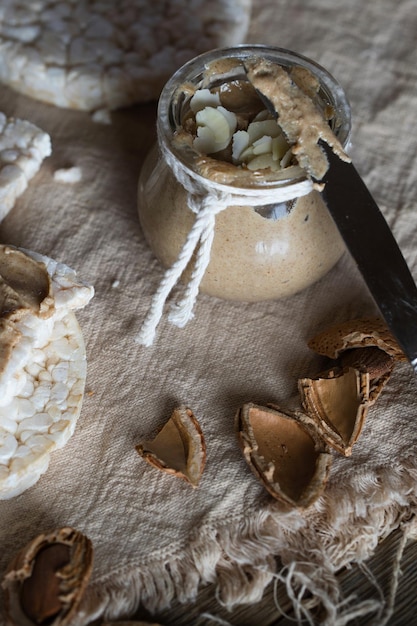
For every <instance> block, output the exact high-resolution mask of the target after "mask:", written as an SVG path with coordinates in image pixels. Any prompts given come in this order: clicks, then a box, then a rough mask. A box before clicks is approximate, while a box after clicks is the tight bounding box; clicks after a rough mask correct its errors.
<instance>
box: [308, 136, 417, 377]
mask: <svg viewBox="0 0 417 626" xmlns="http://www.w3.org/2000/svg"><path fill="white" fill-rule="evenodd" d="M320 145H321V148H322V149H323V150H324V151H325V153H326V156H327V159H328V162H329V168H328V170H327V172H326V174H325V175H324V177H323V178H322V180H320V181H316V182H319V183H325V186H324V189H323V190H322V192H321V194H322V197H323V199H324V201H325V203H326V205H327V208H328V210H329V212H330V215H331V216H332V218H333V220H334V222H335V224H336V226H337V228H338V229H339V231H340V234H341V235H342V237H343V239H344V241H345V244H346V247H347V249H348V250H349V252H350V254H351V255H352V257H353V259H354V261H355V262H356V264H357V266H358V269H359V271H360V272H361V274H362V276H363V278H364V280H365V283H366V285H367V286H368V289H369V291H370V292H371V294H372V296H373V299H374V300H375V303H376V305H377V306H378V308H379V310H380V312H381V314H382V316H383V318H384V319H385V321H386V323H387V325H388V327H389V328H390V330H391V332H392V334H393V335H394V336H395V338H396V339H397V341H398V344H399V345H400V347H401V348H402V350H403V352H404V353H405V355H406V356H407V358H408V359H409V361H410V363H411V365H412V367H413V369H414V372H415V373H417V287H416V283H415V281H414V279H413V277H412V275H411V272H410V270H409V268H408V265H407V263H406V261H405V259H404V257H403V255H402V253H401V250H400V248H399V246H398V244H397V241H396V240H395V238H394V236H393V234H392V232H391V229H390V227H389V226H388V224H387V222H386V221H385V218H384V216H383V215H382V213H381V211H380V209H379V208H378V205H377V204H376V202H375V200H374V199H373V197H372V195H371V193H370V191H369V190H368V188H367V187H366V185H365V183H364V182H363V180H362V178H361V176H360V175H359V173H358V172H357V170H356V168H355V167H354V165H353V164H352V163H347V162H345V161H342V159H340V158H339V157H338V156H337V155H336V154H335V153H334V152H333V150H332V149H331V148H330V146H328V144H327V143H325V142H324V141H322V140H320Z"/></svg>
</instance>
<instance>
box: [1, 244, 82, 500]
mask: <svg viewBox="0 0 417 626" xmlns="http://www.w3.org/2000/svg"><path fill="white" fill-rule="evenodd" d="M5 250H6V251H7V250H11V251H12V252H16V251H17V252H18V253H24V254H25V255H27V256H29V257H30V258H32V259H34V260H35V261H36V262H38V263H40V264H41V265H42V267H44V268H45V267H46V270H47V272H48V275H49V277H50V284H51V295H52V298H53V306H52V307H49V310H48V312H47V313H46V314H45V316H42V314H40V315H35V314H31V313H27V312H25V313H24V314H22V315H21V316H20V317H19V316H16V320H15V321H13V331H17V334H18V336H19V338H18V341H17V342H14V344H13V346H12V349H11V352H10V356H9V358H8V360H7V363H6V364H2V369H1V372H0V499H8V498H12V497H14V496H17V495H19V494H21V493H22V492H23V491H25V490H26V489H28V488H29V487H31V486H32V485H34V484H35V483H36V482H37V481H38V479H39V478H40V476H41V475H42V474H43V473H44V472H45V471H46V470H47V468H48V465H49V461H50V455H51V453H52V452H53V451H54V450H57V449H59V448H62V447H63V446H64V445H65V444H66V443H67V441H68V440H69V438H70V437H71V435H72V434H73V432H74V429H75V426H76V423H77V420H78V417H79V415H80V411H81V406H82V401H83V396H84V388H85V380H86V371H87V365H86V352H85V346H84V340H83V335H82V332H81V329H80V326H79V325H78V322H77V319H76V317H75V310H76V309H79V308H82V307H83V306H85V305H86V304H87V303H88V302H89V300H90V299H91V298H92V297H93V294H94V290H93V287H91V286H89V285H87V284H85V283H83V282H81V281H79V280H78V278H77V276H76V273H75V272H74V271H73V270H72V269H71V268H69V267H68V266H66V265H64V264H62V263H57V262H56V261H53V260H52V259H50V258H48V257H45V256H42V255H39V254H36V253H32V252H28V251H22V250H18V249H16V248H12V247H11V246H0V257H1V255H2V254H4V251H5ZM0 261H1V258H0ZM0 267H1V266H0ZM10 284H12V283H10ZM13 286H14V285H13Z"/></svg>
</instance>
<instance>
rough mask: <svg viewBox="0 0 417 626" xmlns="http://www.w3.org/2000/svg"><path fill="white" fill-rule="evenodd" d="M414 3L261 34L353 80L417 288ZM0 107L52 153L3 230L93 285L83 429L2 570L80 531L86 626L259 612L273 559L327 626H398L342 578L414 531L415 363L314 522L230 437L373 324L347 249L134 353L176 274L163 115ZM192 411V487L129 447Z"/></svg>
mask: <svg viewBox="0 0 417 626" xmlns="http://www.w3.org/2000/svg"><path fill="white" fill-rule="evenodd" d="M415 9H416V5H415V1H414V0H401V1H400V2H396V1H394V0H380V1H379V2H372V3H371V2H368V3H363V2H362V1H361V0H352V1H351V2H349V3H343V4H341V3H334V2H333V1H332V0H315V1H313V0H307V1H305V0H295V1H294V0H281V1H279V2H275V1H274V2H273V1H272V0H262V1H260V2H258V3H256V7H255V9H254V15H253V17H252V25H251V31H250V35H249V36H248V41H249V42H250V43H265V44H272V45H278V46H281V47H286V48H290V49H293V50H296V51H297V52H301V53H303V54H306V55H307V56H310V57H312V58H314V59H315V60H316V61H318V62H319V63H321V64H322V65H324V66H325V67H326V68H327V69H328V70H329V71H330V72H332V73H333V74H334V75H335V76H336V77H337V78H338V79H339V81H340V82H341V83H342V85H343V86H344V88H345V90H346V92H347V94H348V96H349V98H350V101H351V104H352V109H353V137H352V140H353V141H352V143H353V147H352V151H351V154H352V157H353V160H354V162H355V164H356V166H357V168H358V169H359V171H360V172H361V173H362V174H363V176H364V179H365V181H366V182H367V184H368V185H369V187H370V189H371V190H372V192H373V195H374V196H375V198H376V199H377V201H378V203H379V204H380V206H381V209H382V210H383V212H384V214H385V216H386V218H387V220H388V222H389V224H390V225H391V226H392V228H393V231H394V234H395V235H396V237H397V239H398V242H399V243H400V245H401V248H402V250H403V252H404V255H405V257H406V259H407V261H408V263H409V265H410V267H411V269H412V272H413V275H414V277H415V278H417V247H416V244H415V241H416V237H417V204H416V197H415V188H416V173H415V172H416V171H417V156H416V155H417V134H416V133H415V132H414V127H413V120H415V113H416V110H417V62H416V61H417V59H416V48H415V33H416V32H417V11H416V10H415ZM0 110H3V111H4V112H5V113H6V114H7V115H12V114H13V115H15V116H16V117H20V118H24V119H29V120H30V121H32V122H33V123H36V124H37V125H39V126H40V127H41V128H43V129H44V130H45V131H46V132H48V133H49V134H50V135H51V138H52V145H53V155H52V157H50V158H48V159H47V160H46V161H45V162H44V164H43V166H42V168H41V171H40V173H39V174H38V175H37V176H36V178H35V179H34V180H33V182H32V184H31V185H30V187H29V188H28V189H27V191H26V192H25V194H24V195H23V196H22V197H21V198H20V199H19V200H18V202H17V203H16V206H15V208H14V209H13V210H12V211H11V213H10V214H9V215H8V217H7V218H6V219H5V220H4V221H3V222H2V224H1V225H0V239H1V241H2V242H5V243H11V244H14V245H18V246H24V247H26V248H29V249H33V250H36V251H37V252H40V253H42V254H47V255H48V256H51V257H52V258H55V259H57V260H60V261H63V262H65V263H68V264H70V265H71V266H72V267H74V268H75V269H76V270H77V272H78V273H79V276H80V278H83V277H84V278H85V279H86V280H88V281H89V282H91V283H92V284H93V285H94V286H95V290H96V295H95V297H94V299H93V300H92V302H91V303H90V304H89V306H88V308H87V309H85V310H83V311H80V312H79V313H78V315H77V317H78V320H79V322H80V325H81V328H82V330H83V333H84V337H85V342H86V350H87V357H88V375H87V392H86V396H85V400H84V406H83V410H82V414H81V417H80V420H79V423H78V425H77V429H76V431H75V433H74V435H73V437H72V439H71V440H70V441H69V443H68V444H67V446H66V447H65V448H64V450H62V451H59V452H57V453H56V454H54V455H53V457H52V460H51V464H50V467H49V469H48V472H47V473H46V474H45V475H44V476H43V477H42V478H41V479H40V481H39V482H38V483H37V484H36V485H35V486H34V487H33V488H31V489H29V490H28V491H27V492H25V493H24V494H22V495H21V496H19V497H18V498H15V499H13V500H10V501H4V502H0V524H1V528H2V533H1V538H0V563H1V565H0V569H1V571H2V572H3V571H4V569H5V567H6V565H7V563H8V561H9V560H10V559H11V557H12V556H13V555H14V553H15V552H16V551H17V550H19V549H20V548H21V547H22V546H23V545H24V544H25V543H26V542H27V541H29V540H30V539H32V538H33V537H34V536H35V535H37V534H38V533H39V532H41V531H47V530H50V529H52V528H55V527H58V526H64V525H71V526H74V527H76V528H77V529H78V530H80V531H82V532H84V533H85V534H87V535H88V536H89V538H90V539H91V540H92V542H93V544H94V548H95V562H94V571H93V576H92V581H91V584H90V586H89V589H88V593H87V596H86V598H85V602H84V611H85V614H86V615H89V616H96V615H99V614H101V613H105V614H106V615H107V616H108V617H117V616H122V615H125V614H126V613H129V612H131V611H134V609H135V608H136V607H137V606H138V604H139V603H140V602H142V603H144V605H145V606H147V607H148V608H149V610H150V611H154V610H158V609H160V608H162V607H164V606H167V605H169V603H170V601H171V600H172V599H173V598H177V599H179V600H181V601H183V600H186V599H192V598H193V597H195V594H196V592H197V588H198V585H199V583H202V582H207V581H215V582H216V583H217V584H218V586H219V598H220V600H221V601H222V602H223V603H225V604H226V605H227V606H233V605H234V604H236V603H239V602H243V601H246V602H247V601H256V600H258V599H259V598H260V597H261V595H262V592H263V589H264V587H265V586H266V585H267V584H268V582H269V581H270V580H271V578H272V575H273V572H274V571H275V565H274V558H273V556H274V555H276V556H279V557H280V558H281V561H282V563H283V564H284V565H285V566H287V567H286V569H285V570H284V571H283V575H284V578H285V579H286V581H287V582H288V584H289V585H291V584H292V583H297V582H301V583H302V584H305V586H306V587H307V589H310V590H311V591H312V593H313V596H315V597H317V598H319V599H320V600H321V601H322V602H323V604H324V606H325V608H326V611H325V612H324V614H323V617H322V621H323V623H326V624H328V625H329V626H330V625H332V626H334V625H338V624H340V625H341V624H346V623H349V622H350V621H351V620H353V618H354V616H355V615H356V614H364V615H368V614H369V622H368V623H371V622H372V619H374V620H375V623H376V624H379V625H380V624H383V623H385V622H386V620H387V619H388V618H389V615H390V611H391V605H390V599H389V598H388V599H386V600H385V602H386V604H385V605H384V602H383V601H382V599H381V598H380V597H379V596H378V594H377V593H376V594H375V598H370V599H361V598H360V595H359V598H356V599H353V600H352V601H351V602H347V603H343V598H342V597H341V596H340V590H339V587H338V583H337V579H336V577H335V573H336V572H337V571H338V570H339V569H340V568H341V567H343V566H344V565H348V564H349V563H352V562H362V561H365V560H366V559H367V558H368V557H369V556H370V555H371V554H372V553H373V552H374V550H375V548H376V546H377V544H378V542H379V540H380V539H381V538H383V537H385V536H386V535H388V534H389V533H390V532H391V531H392V530H393V529H395V528H398V527H401V528H403V529H404V532H405V533H407V534H408V535H411V534H412V533H413V532H414V529H413V519H414V515H415V512H416V499H417V460H416V450H417V429H416V427H415V420H416V408H415V406H416V398H417V380H416V377H415V375H414V374H413V373H412V371H411V368H410V367H409V366H408V365H407V364H403V365H401V366H398V367H397V368H396V369H395V372H394V374H393V376H392V378H391V380H390V382H389V384H388V385H387V387H386V388H385V390H384V392H383V394H382V396H381V397H380V398H379V400H378V402H377V403H376V405H375V406H374V407H373V408H372V409H371V410H370V412H369V416H368V418H367V422H366V425H365V428H364V431H363V435H362V437H361V438H360V440H359V442H358V443H357V445H356V446H355V447H354V451H353V454H352V457H351V458H349V459H344V458H340V457H335V462H334V464H333V468H332V470H331V475H330V481H329V484H328V487H327V489H326V491H325V494H324V495H323V497H322V498H321V499H320V500H319V501H318V502H317V503H316V504H315V505H314V506H313V507H312V508H311V510H310V511H309V512H308V513H307V514H306V515H301V514H300V513H298V512H288V511H284V510H283V509H282V507H281V506H280V505H279V504H277V503H275V502H274V501H272V500H271V498H270V497H269V496H268V495H267V494H266V492H265V491H264V490H263V488H262V486H261V485H260V484H259V483H258V481H257V480H256V478H255V477H254V476H253V475H252V473H251V472H250V470H249V468H248V467H247V465H246V463H245V461H244V460H243V457H242V455H241V453H240V451H239V449H238V446H237V443H236V438H235V433H234V424H233V420H234V415H235V412H236V410H237V409H238V408H239V407H240V406H241V404H242V403H243V402H245V401H250V400H252V401H255V402H260V403H262V402H274V403H276V404H278V405H281V406H282V407H287V406H290V404H296V403H297V402H298V396H297V390H296V381H297V378H298V377H299V376H308V375H314V374H316V373H317V372H318V371H320V367H321V365H322V361H321V359H320V358H319V357H317V356H316V355H314V354H313V353H312V352H311V351H310V350H309V349H308V348H307V340H308V339H309V338H310V337H311V336H312V335H313V334H314V333H316V332H317V331H319V330H321V329H323V328H324V327H326V326H327V325H328V324H330V323H333V322H335V321H342V320H346V319H349V318H355V317H358V316H361V315H364V314H369V313H373V312H374V311H375V307H374V304H373V302H372V300H371V298H370V296H369V294H368V292H367V289H366V287H365V286H364V284H363V282H362V280H361V277H360V275H359V274H358V271H357V270H356V268H355V264H354V262H353V261H352V260H351V258H350V257H349V255H348V254H345V255H344V257H343V258H342V259H341V261H340V262H339V263H338V265H337V266H336V267H335V268H334V269H333V270H332V271H331V272H330V273H329V274H328V275H327V276H326V277H325V278H324V279H322V280H321V281H320V282H319V283H317V284H316V285H314V286H312V287H310V288H309V289H307V290H306V291H304V292H303V293H300V294H298V295H296V296H295V297H293V298H291V299H287V300H285V301H275V302H264V303H256V304H242V303H236V302H224V301H221V300H217V299H212V298H209V297H207V296H204V295H201V296H199V299H198V301H197V306H196V310H195V313H196V316H195V318H194V320H193V321H192V322H191V323H189V324H188V325H187V326H186V327H185V328H184V329H178V328H176V327H174V326H172V325H170V324H169V323H168V322H167V321H166V318H164V319H163V320H162V322H161V324H160V326H159V327H158V334H157V337H156V340H155V342H154V344H153V346H151V347H149V348H145V347H141V346H138V345H137V344H136V343H135V342H134V337H135V336H136V334H137V332H138V330H139V328H140V324H141V322H142V321H143V318H144V315H145V313H146V311H147V308H148V306H149V304H150V300H151V297H152V294H153V293H154V291H155V289H156V287H157V285H158V284H159V281H160V278H161V276H162V269H161V267H160V265H159V264H158V262H157V261H156V260H155V258H154V257H153V255H152V253H151V251H150V250H149V249H148V247H147V245H146V243H145V241H144V238H143V235H142V233H141V230H140V227H139V224H138V218H137V211H136V187H137V179H138V173H139V170H140V167H141V164H142V163H143V159H144V157H145V154H146V153H147V151H148V149H149V148H150V146H151V145H152V143H153V141H154V139H155V133H154V115H155V107H154V105H146V106H137V107H132V108H130V109H126V110H123V111H119V112H115V113H113V114H112V125H111V126H102V125H98V124H94V123H93V122H92V121H91V119H90V118H89V116H88V115H87V114H85V113H82V112H76V111H67V110H58V109H55V108H53V107H50V106H47V105H42V104H40V103H36V102H33V101H31V100H30V99H28V98H25V97H24V96H18V95H15V94H14V93H12V92H11V91H10V90H8V89H6V88H4V89H2V90H1V92H0ZM72 166H78V167H80V168H81V172H82V179H81V181H80V182H78V183H74V184H63V183H58V182H56V181H54V178H53V173H54V171H55V170H57V169H60V168H63V167H72ZM369 236H370V237H372V230H370V232H369ZM381 271H382V270H381ZM179 403H181V404H187V405H188V406H190V407H191V408H192V409H193V411H194V413H195V415H196V416H197V418H198V419H199V421H200V424H201V426H202V429H203V431H204V434H205V437H206V442H207V452H208V456H207V466H206V470H205V472H204V474H203V478H202V481H201V484H200V487H199V488H198V489H196V490H193V489H192V488H191V487H190V486H189V485H187V484H186V483H184V482H183V481H180V480H176V479H175V478H172V477H170V476H166V475H162V474H160V473H159V472H158V471H157V470H155V469H153V468H151V467H149V466H148V465H147V464H146V463H144V462H143V460H142V459H141V458H139V456H138V455H137V453H136V452H135V450H134V446H135V443H137V442H138V441H139V440H140V439H142V438H144V437H146V438H148V437H150V436H151V435H153V434H154V433H155V432H156V430H157V429H158V427H160V426H161V425H162V424H163V423H164V422H165V421H166V420H167V418H168V417H169V415H170V413H171V411H172V409H173V408H174V407H175V406H176V405H177V404H179ZM359 592H360V590H358V593H359ZM1 604H2V603H1V601H0V605H1ZM296 604H297V603H296ZM296 608H297V607H296Z"/></svg>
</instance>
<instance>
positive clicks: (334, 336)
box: [308, 317, 407, 361]
mask: <svg viewBox="0 0 417 626" xmlns="http://www.w3.org/2000/svg"><path fill="white" fill-rule="evenodd" d="M308 346H309V347H310V348H311V349H312V350H314V351H315V352H317V354H321V355H323V356H327V357H329V358H331V359H337V358H338V357H339V356H340V355H341V354H342V353H343V352H344V351H345V350H350V349H352V348H365V347H370V346H375V347H377V348H380V349H381V350H384V352H386V353H387V354H389V355H390V356H392V357H393V358H394V359H395V360H397V361H406V360H407V358H406V356H405V354H404V352H403V351H402V350H401V348H400V346H399V345H398V343H397V342H396V340H395V338H394V336H393V335H392V334H391V332H390V331H389V329H388V326H387V325H386V323H385V322H384V320H382V319H381V318H379V317H366V318H359V319H354V320H348V321H346V322H341V323H340V324H335V325H334V326H331V327H330V328H328V329H327V330H325V331H323V332H321V333H319V334H317V335H316V336H315V337H313V338H312V339H310V341H309V342H308Z"/></svg>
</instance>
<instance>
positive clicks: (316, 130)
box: [245, 59, 350, 180]
mask: <svg viewBox="0 0 417 626" xmlns="http://www.w3.org/2000/svg"><path fill="white" fill-rule="evenodd" d="M245 69H246V72H247V75H248V78H249V80H250V82H251V84H252V85H253V86H254V87H255V89H257V90H258V91H259V92H261V93H262V94H263V95H264V96H265V97H266V98H267V99H268V100H269V101H270V102H271V104H272V105H273V107H274V109H275V111H276V112H277V114H278V119H279V124H280V126H281V128H282V129H283V130H284V132H285V134H286V136H287V139H288V141H289V143H290V144H291V146H292V152H293V154H294V155H295V156H296V157H297V161H298V163H299V164H300V165H301V167H302V168H303V169H305V170H306V171H307V172H308V173H309V174H311V175H312V176H313V177H314V178H317V179H319V180H321V179H322V178H323V176H324V175H325V173H326V172H327V169H328V166H329V164H328V162H327V158H326V155H325V154H324V152H323V151H322V150H321V148H320V146H319V145H318V141H319V139H324V140H325V141H326V143H328V144H329V146H331V147H332V148H333V150H334V152H335V153H336V154H337V155H338V156H339V157H340V158H341V159H343V160H346V161H350V159H349V157H348V156H347V154H346V153H345V152H344V150H343V148H342V146H341V145H340V143H339V141H338V139H337V138H336V136H335V134H334V133H333V131H332V130H331V128H330V126H329V124H328V123H327V121H326V120H325V119H324V118H323V116H322V115H321V113H320V112H319V110H318V109H317V107H316V106H315V105H314V102H313V101H312V99H311V97H309V95H307V94H306V93H304V92H303V91H302V90H301V89H300V88H299V87H298V85H297V84H296V82H295V81H294V80H292V79H291V77H290V76H289V74H288V72H286V71H285V70H284V69H283V68H282V67H280V66H279V65H277V64H276V63H272V62H270V61H267V60H265V59H261V60H260V59H249V60H247V61H245ZM310 93H311V92H310Z"/></svg>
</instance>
